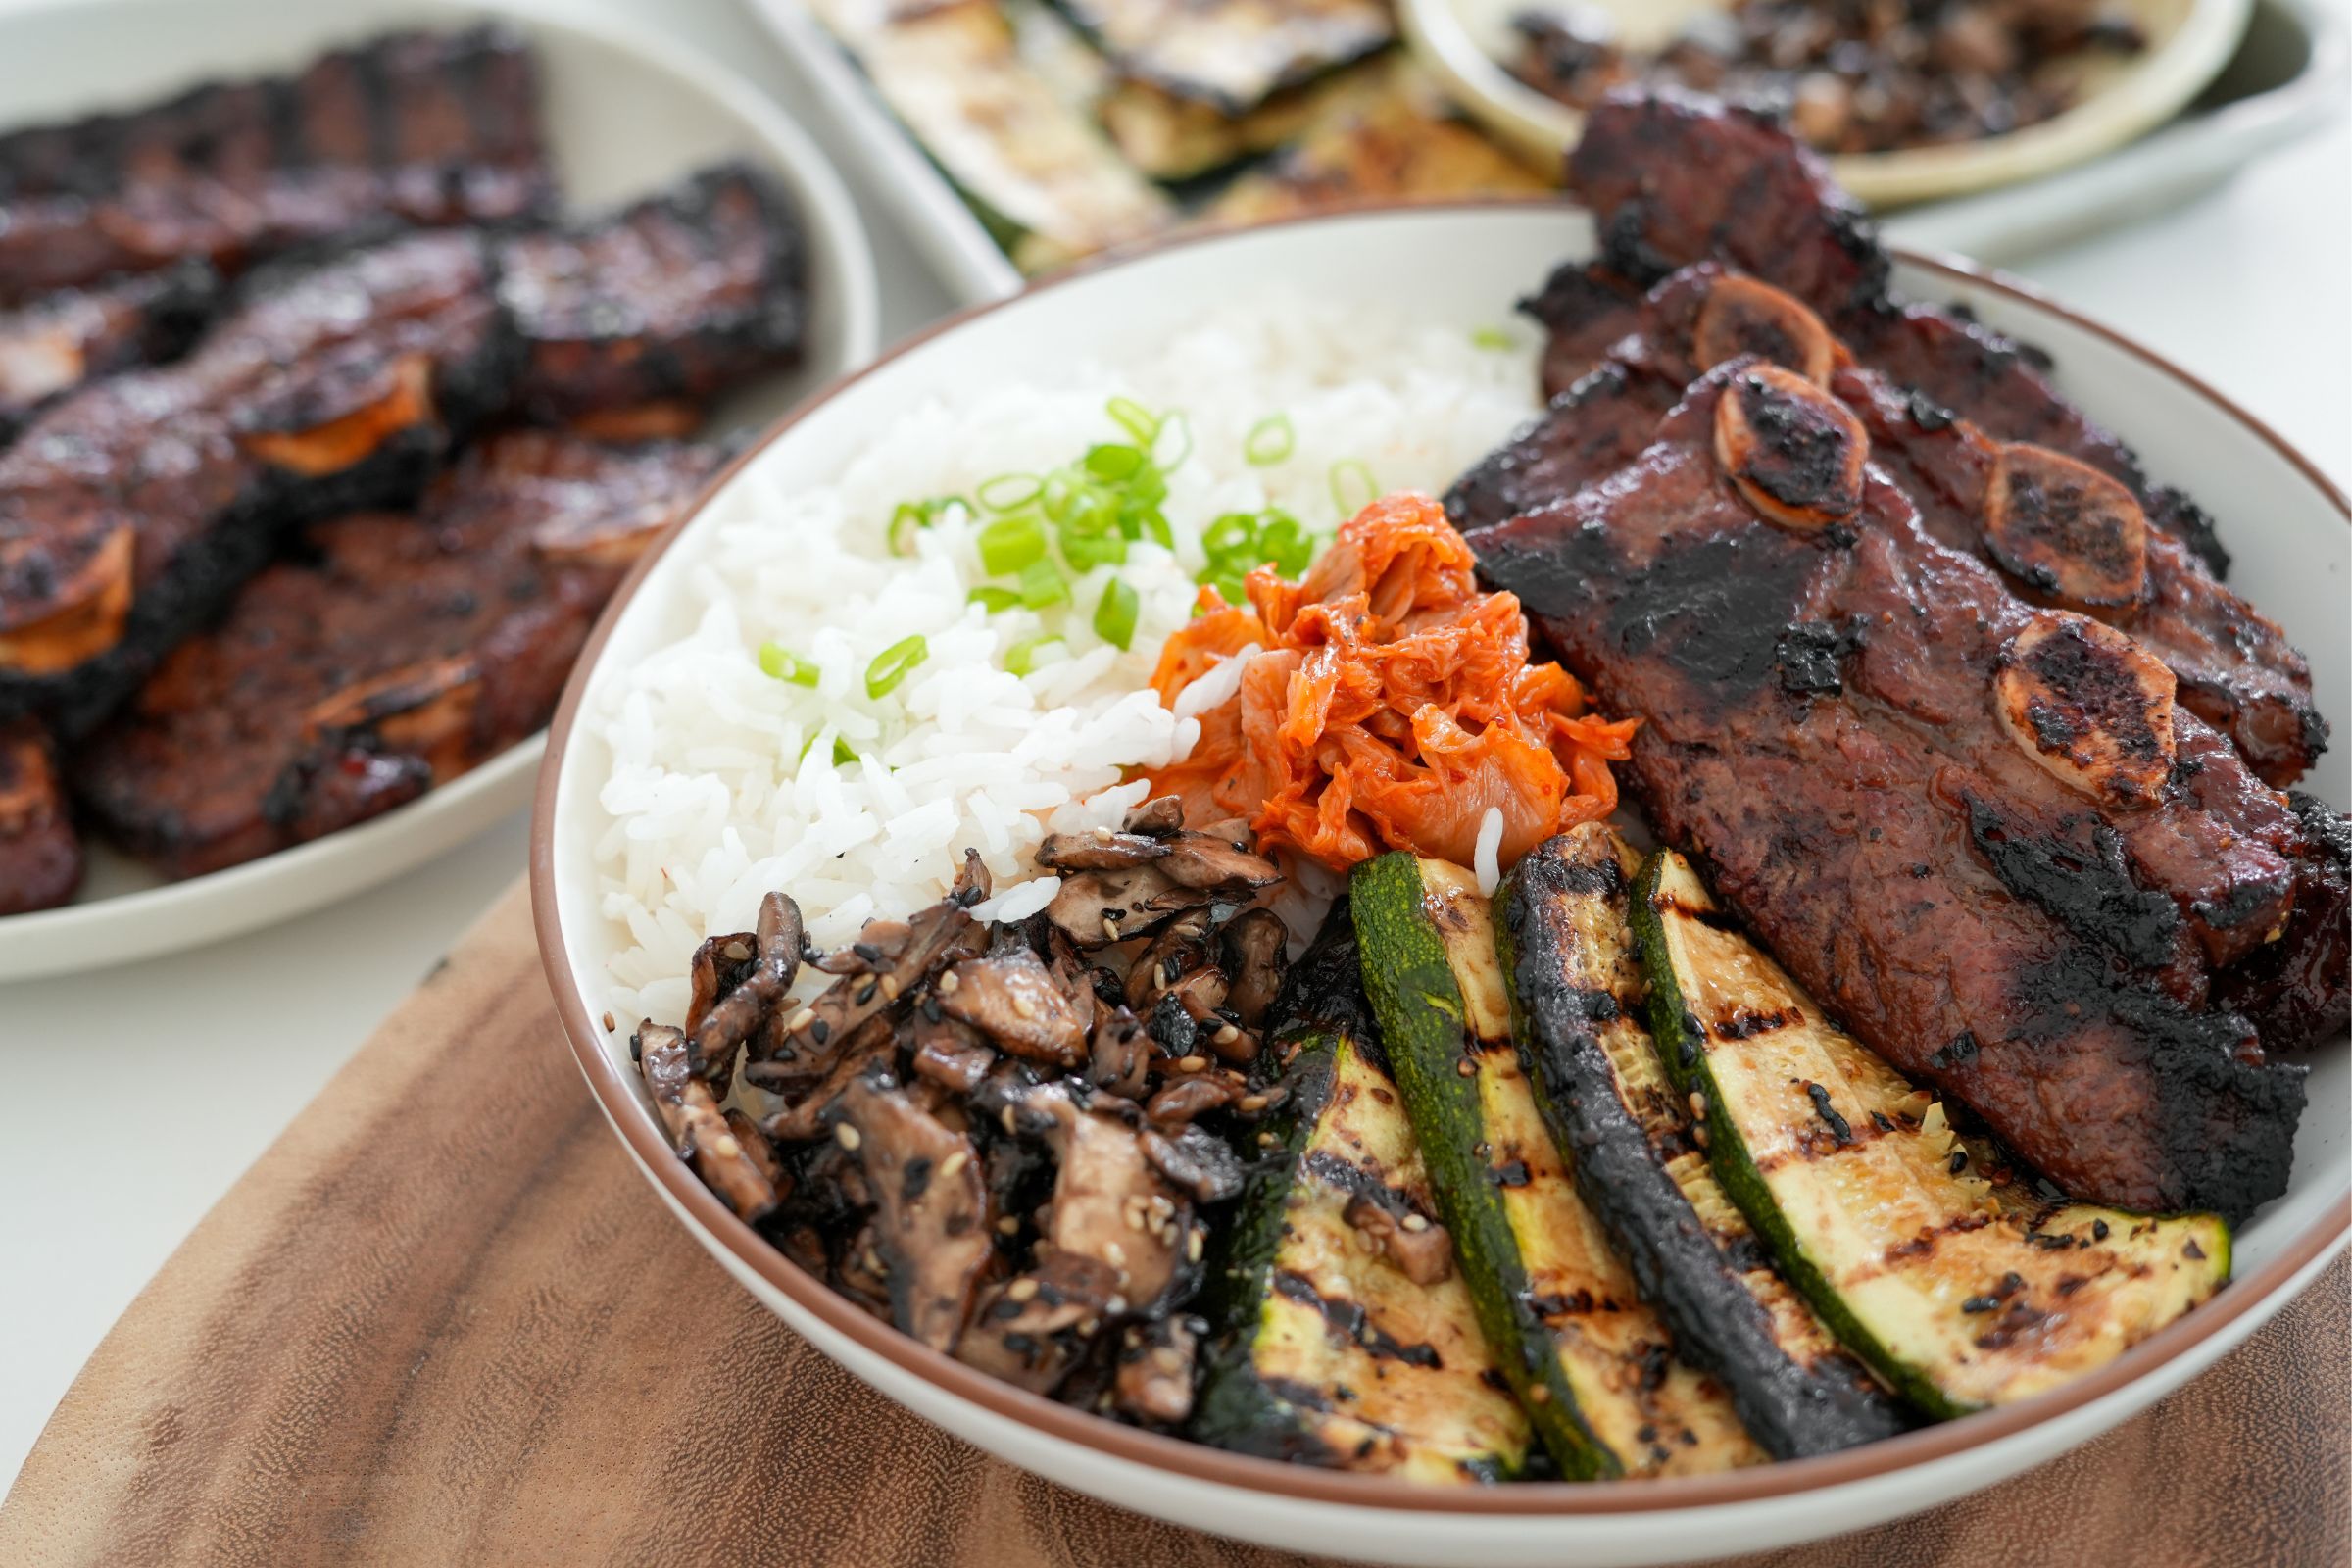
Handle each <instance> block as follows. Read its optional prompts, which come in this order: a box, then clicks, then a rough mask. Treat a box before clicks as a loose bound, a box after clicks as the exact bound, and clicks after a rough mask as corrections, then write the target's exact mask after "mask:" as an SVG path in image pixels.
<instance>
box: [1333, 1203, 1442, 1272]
mask: <svg viewBox="0 0 2352 1568" xmlns="http://www.w3.org/2000/svg"><path fill="white" fill-rule="evenodd" d="M1340 1217H1341V1218H1342V1219H1344V1220H1346V1221H1347V1222H1348V1227H1349V1228H1350V1229H1352V1230H1353V1231H1354V1232H1355V1234H1356V1235H1357V1236H1358V1237H1360V1238H1362V1239H1363V1242H1364V1245H1365V1246H1366V1247H1367V1248H1369V1249H1371V1250H1375V1251H1378V1252H1379V1253H1381V1255H1382V1256H1384V1257H1386V1258H1387V1259H1388V1260H1389V1262H1390V1263H1392V1264H1393V1265H1395V1267H1396V1269H1397V1272H1398V1273H1399V1274H1402V1275H1403V1276H1404V1277H1405V1278H1406V1279H1408V1280H1411V1281H1412V1282H1413V1283H1414V1284H1415V1285H1435V1284H1437V1283H1438V1282H1439V1281H1440V1280H1443V1279H1445V1278H1446V1276H1448V1275H1450V1274H1451V1273H1452V1272H1453V1238H1452V1237H1451V1236H1449V1235H1447V1234H1446V1227H1445V1226H1443V1225H1440V1224H1438V1223H1437V1222H1436V1221H1435V1220H1433V1219H1431V1218H1430V1217H1429V1216H1428V1215H1427V1214H1423V1213H1420V1212H1419V1211H1417V1210H1413V1209H1407V1210H1405V1211H1404V1212H1403V1213H1401V1214H1399V1213H1397V1212H1394V1211H1393V1210H1392V1209H1391V1208H1390V1207H1389V1206H1388V1205H1387V1204H1386V1203H1383V1202H1381V1201H1378V1200H1376V1199H1374V1198H1372V1197H1371V1196H1369V1195H1368V1194H1364V1193H1358V1194H1356V1195H1355V1196H1354V1197H1353V1198H1350V1199H1349V1200H1348V1206H1347V1207H1346V1208H1345V1209H1343V1210H1341V1213H1340Z"/></svg>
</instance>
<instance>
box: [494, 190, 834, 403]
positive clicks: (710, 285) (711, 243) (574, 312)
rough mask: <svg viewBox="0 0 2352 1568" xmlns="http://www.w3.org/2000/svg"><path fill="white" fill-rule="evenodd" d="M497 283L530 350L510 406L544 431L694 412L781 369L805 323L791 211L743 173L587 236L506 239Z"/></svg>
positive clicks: (642, 207)
mask: <svg viewBox="0 0 2352 1568" xmlns="http://www.w3.org/2000/svg"><path fill="white" fill-rule="evenodd" d="M503 272H504V281H503V284H502V291H503V294H504V298H505V300H506V302H507V305H508V307H509V308H510V309H511V310H512V311H513V312H514V314H515V321H516V324H517V325H518V327H519V328H520V330H521V332H522V335H523V338H524V341H525V342H526V343H527V344H528V347H529V357H528V359H527V361H526V362H525V365H524V368H523V372H522V378H521V382H520V384H519V385H518V386H517V388H516V403H517V405H518V407H519V408H520V409H521V410H522V411H523V412H524V413H525V414H527V415H528V416H530V417H533V418H536V419H540V420H543V421H546V422H549V423H564V422H567V421H571V420H576V419H579V418H580V417H583V416H587V415H593V414H598V413H603V412H605V411H610V410H613V409H619V408H626V407H629V406H632V405H641V404H649V403H668V402H679V401H683V402H686V403H701V402H704V401H706V400H708V399H709V398H711V396H713V395H714V394H716V393H718V392H720V391H722V390H724V389H725V388H726V387H727V386H729V385H730V384H732V383H734V382H736V381H738V380H740V379H742V378H743V377H745V376H747V375H750V374H752V373H754V372H756V371H759V370H762V369H766V368H770V367H773V366H777V365H784V364H789V363H791V362H792V361H793V360H794V359H796V358H797V357H798V356H799V354H800V350H801V340H802V335H803V332H804V330H805V328H806V323H807V317H808V296H807V292H806V285H805V282H804V279H803V259H802V254H801V244H800V238H799V233H798V230H797V228H796V227H795V225H794V222H793V219H792V215H791V212H790V209H789V207H788V205H787V203H786V201H785V199H784V197H783V195H782V193H781V192H780V191H778V190H777V189H776V188H775V186H774V185H773V183H772V182H771V181H770V180H769V179H768V178H767V176H766V175H764V174H761V173H758V172H754V171H752V170H751V169H749V168H747V167H745V166H743V165H740V164H728V165H723V166H720V167H718V168H714V169H710V170H706V171H704V172H701V173H699V174H697V175H695V176H694V177H693V178H692V179H691V180H689V181H687V182H686V183H685V184H684V185H683V186H682V187H680V188H678V189H676V190H672V191H666V192H663V193H662V195H659V196H656V197H653V198H650V199H648V200H646V201H642V202H639V203H637V204H636V205H635V206H633V207H630V208H627V209H626V210H624V211H622V212H620V213H617V214H615V215H613V217H611V218H609V219H606V220H603V221H599V222H597V223H595V224H593V225H591V226H589V227H587V228H585V229H575V230H567V231H562V232H550V233H543V234H531V235H526V236H523V237H521V238H518V239H515V240H514V241H512V242H510V243H509V244H508V245H507V247H506V252H505V258H504V268H503Z"/></svg>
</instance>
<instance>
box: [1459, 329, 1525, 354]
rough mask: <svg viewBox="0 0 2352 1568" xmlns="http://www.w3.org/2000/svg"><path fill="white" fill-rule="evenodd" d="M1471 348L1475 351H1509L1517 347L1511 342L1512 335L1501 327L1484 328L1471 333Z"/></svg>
mask: <svg viewBox="0 0 2352 1568" xmlns="http://www.w3.org/2000/svg"><path fill="white" fill-rule="evenodd" d="M1470 346H1471V347H1472V348H1475V349H1507V348H1514V347H1516V346H1517V345H1516V344H1514V343H1513V342H1512V341H1511V334H1510V333H1508V332H1506V331H1504V330H1503V329H1502V328H1501V327H1499V326H1482V327H1478V328H1475V329H1474V330H1472V332H1471V333H1470Z"/></svg>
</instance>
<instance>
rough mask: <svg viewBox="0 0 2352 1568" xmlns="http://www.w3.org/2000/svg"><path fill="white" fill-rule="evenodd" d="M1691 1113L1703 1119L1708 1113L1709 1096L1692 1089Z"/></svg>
mask: <svg viewBox="0 0 2352 1568" xmlns="http://www.w3.org/2000/svg"><path fill="white" fill-rule="evenodd" d="M1706 1114H1707V1097H1706V1096H1705V1095H1703V1094H1701V1093H1699V1092H1698V1091H1697V1090H1695V1089H1693V1090H1691V1115H1693V1116H1696V1117H1699V1118H1700V1119H1702V1120H1703V1119H1705V1117H1706Z"/></svg>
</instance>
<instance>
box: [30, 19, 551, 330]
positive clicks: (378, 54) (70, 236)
mask: <svg viewBox="0 0 2352 1568" xmlns="http://www.w3.org/2000/svg"><path fill="white" fill-rule="evenodd" d="M538 107H539V81H538V68H537V66H536V64H535V62H534V60H533V58H532V55H531V53H530V50H529V48H528V47H527V46H526V45H525V44H524V43H523V42H522V41H521V40H520V39H519V38H516V37H515V36H514V35H513V34H511V33H508V32H506V31H505V30H503V29H500V28H496V27H480V28H474V29H471V30H468V31H465V32H458V33H447V34H434V33H399V34H393V35H390V36H387V37H383V38H379V39H376V40H374V41H372V42H369V43H366V44H363V45H361V46H359V47H357V48H354V49H349V50H342V51H338V52H336V53H333V54H329V55H325V56H323V57H321V58H320V59H319V60H318V61H316V62H314V63H313V64H312V65H311V66H309V67H308V68H307V69H305V70H304V71H302V72H301V73H299V74H296V75H293V76H284V77H270V78H265V79H260V80H252V81H239V82H226V83H218V84H214V85H208V86H201V87H197V88H195V89H193V90H191V91H189V92H187V93H184V94H182V95H181V96H180V97H178V98H176V99H173V100H172V101H171V102H169V103H165V104H162V105H159V106H156V107H153V108H148V109H143V110H139V111H135V112H132V113H128V114H113V115H99V116H95V117H92V118H90V119H87V120H82V121H77V122H74V123H68V124H62V125H50V126H42V127H37V128H33V129H28V130H21V131H18V132H16V133H14V134H13V135H9V136H6V137H0V306H10V305H17V304H22V303H24V302H25V301H27V300H31V299H34V298H36V297H37V296H39V295H42V294H45V293H48V292H49V291H51V290H55V289H65V288H79V287H84V286H87V285H89V284H91V283H94V282H96V281H97V280H99V279H101V278H105V277H108V276H111V275H114V274H118V273H127V272H143V271H151V270H156V269H158V268H162V267H166V266H169V265H171V264H172V263H174V262H178V261H181V260H184V259H188V258H200V259H203V260H206V261H209V262H211V263H213V264H214V265H216V266H218V267H220V268H221V269H222V270H237V269H240V268H242V267H243V266H245V265H247V264H249V263H251V262H253V261H255V260H258V259H260V258H263V257H267V256H271V255H275V254H279V253H282V252H284V251H286V250H288V249H291V248H293V247H295V246H299V245H305V244H311V243H317V242H321V241H332V240H337V239H339V238H341V237H342V236H344V235H347V234H349V233H351V232H352V231H353V230H355V229H357V228H362V227H364V226H366V225H367V224H368V223H370V222H374V221H380V220H383V219H385V218H391V219H394V220H397V221H405V222H409V223H416V224H422V225H427V226H435V227H439V226H445V225H451V224H458V223H470V222H503V221H511V220H515V219H518V218H525V217H530V216H534V215H537V214H539V213H542V212H544V211H545V210H547V209H548V208H549V207H550V206H551V204H552V202H553V199H554V194H555V187H554V182H553V179H552V177H551V175H550V173H549V171H548V166H547V161H546V154H545V150H544V149H543V147H542V146H541V144H540V139H539V113H538Z"/></svg>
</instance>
